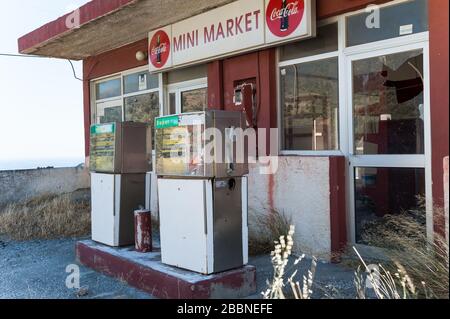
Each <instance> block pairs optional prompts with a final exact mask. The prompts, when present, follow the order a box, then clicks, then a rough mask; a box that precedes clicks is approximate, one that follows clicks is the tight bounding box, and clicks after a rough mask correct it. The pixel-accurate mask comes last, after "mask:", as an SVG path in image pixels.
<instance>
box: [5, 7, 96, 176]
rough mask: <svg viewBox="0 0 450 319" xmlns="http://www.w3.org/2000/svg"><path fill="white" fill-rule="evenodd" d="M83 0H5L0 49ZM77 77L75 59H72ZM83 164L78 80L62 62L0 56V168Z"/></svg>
mask: <svg viewBox="0 0 450 319" xmlns="http://www.w3.org/2000/svg"><path fill="white" fill-rule="evenodd" d="M86 2H89V1H88V0H39V1H36V0H14V1H7V2H6V1H5V3H3V7H2V9H1V10H0V53H13V54H17V53H18V48H17V39H18V38H19V37H21V36H22V35H24V34H26V33H28V32H30V31H32V30H34V29H36V28H38V27H39V26H41V25H43V24H45V23H47V22H49V21H52V20H55V19H56V18H58V17H60V16H62V15H64V14H65V13H67V12H70V11H73V10H74V9H76V8H78V7H80V6H81V5H83V4H85V3H86ZM74 65H75V70H76V73H77V76H78V77H81V76H82V71H81V63H80V62H74ZM82 162H84V129H83V91H82V82H81V81H78V80H76V79H75V78H74V76H73V72H72V68H71V66H70V64H69V62H68V61H66V60H58V59H35V58H15V57H3V56H0V170H4V169H21V168H34V167H47V166H55V167H56V166H72V165H77V164H79V163H82Z"/></svg>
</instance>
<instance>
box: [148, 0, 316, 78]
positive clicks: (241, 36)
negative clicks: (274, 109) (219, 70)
mask: <svg viewBox="0 0 450 319" xmlns="http://www.w3.org/2000/svg"><path fill="white" fill-rule="evenodd" d="M315 22H316V17H315V0H239V1H235V2H232V3H230V4H228V5H226V6H223V7H220V8H217V9H214V10H211V11H208V12H205V13H203V14H200V15H198V16H195V17H192V18H189V19H187V20H184V21H181V22H178V23H175V24H172V25H168V26H166V27H163V28H161V29H158V30H154V31H152V32H150V33H149V41H150V43H149V54H148V56H149V66H150V72H152V73H156V72H161V71H163V70H167V69H171V68H177V67H181V66H186V65H190V64H195V63H200V62H205V61H209V60H213V59H218V58H223V57H226V56H230V55H234V54H238V53H243V52H248V51H252V50H256V49H261V48H264V47H270V46H274V45H277V44H280V43H285V42H290V41H295V40H300V39H307V38H311V37H314V36H315V35H316V23H315Z"/></svg>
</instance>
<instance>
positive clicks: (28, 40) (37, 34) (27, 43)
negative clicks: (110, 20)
mask: <svg viewBox="0 0 450 319" xmlns="http://www.w3.org/2000/svg"><path fill="white" fill-rule="evenodd" d="M136 1H137V0H92V1H90V2H88V3H86V4H85V5H84V6H82V7H80V8H79V10H80V24H81V26H83V25H84V24H87V23H89V22H92V21H94V20H96V19H98V18H100V17H102V16H105V15H107V14H110V13H112V12H114V11H116V10H119V9H120V8H121V7H123V6H125V5H128V4H131V3H134V2H136ZM71 14H72V12H70V13H67V14H65V15H64V16H62V17H60V18H58V19H56V20H54V21H52V22H49V23H47V24H45V25H43V26H42V27H40V28H38V29H36V30H34V31H32V32H30V33H28V34H26V35H24V36H22V37H21V38H19V41H18V44H19V52H25V51H26V50H29V49H31V48H33V47H34V46H37V45H41V44H43V43H44V42H47V41H49V40H51V39H53V38H56V37H58V36H60V35H62V34H64V33H65V32H68V31H70V30H71V29H70V28H68V27H67V25H66V20H67V17H68V16H70V15H71Z"/></svg>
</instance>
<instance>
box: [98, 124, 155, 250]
mask: <svg viewBox="0 0 450 319" xmlns="http://www.w3.org/2000/svg"><path fill="white" fill-rule="evenodd" d="M90 146H91V147H90V170H91V201H92V240H94V241H96V242H99V243H102V244H105V245H109V246H113V247H118V246H127V245H132V244H133V243H134V211H135V210H136V209H139V208H143V207H145V205H146V184H148V183H147V182H146V179H147V172H150V171H151V162H152V161H151V158H152V136H151V129H150V126H149V125H147V124H143V123H134V122H123V123H119V122H118V123H108V124H96V125H92V127H91V143H90ZM147 193H148V191H147Z"/></svg>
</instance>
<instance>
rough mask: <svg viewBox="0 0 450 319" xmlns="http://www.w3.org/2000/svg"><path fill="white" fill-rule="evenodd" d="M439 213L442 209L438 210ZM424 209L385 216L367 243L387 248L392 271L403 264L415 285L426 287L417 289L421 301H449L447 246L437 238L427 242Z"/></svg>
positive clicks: (366, 235) (441, 238)
mask: <svg viewBox="0 0 450 319" xmlns="http://www.w3.org/2000/svg"><path fill="white" fill-rule="evenodd" d="M436 209H437V210H440V209H439V208H436ZM424 225H425V212H424V208H423V206H422V207H421V209H419V210H416V211H408V212H402V213H401V214H398V215H386V216H385V217H384V218H383V219H382V220H381V222H380V223H377V224H374V225H372V227H370V229H368V230H367V231H366V233H365V235H364V241H365V242H367V243H368V244H370V245H372V246H376V247H383V248H387V250H386V255H387V257H388V258H389V260H391V261H392V263H391V265H388V266H387V267H388V268H389V269H391V270H392V269H394V270H395V269H396V268H397V269H398V268H399V267H398V265H399V264H401V265H402V267H404V269H405V272H406V273H408V275H409V276H410V277H411V279H412V280H413V281H414V282H417V283H426V286H423V285H420V287H417V293H418V295H419V297H429V298H446V299H447V298H449V268H448V266H449V262H448V248H449V247H448V244H447V242H446V240H445V238H443V237H441V236H439V235H438V234H435V238H434V239H433V240H432V241H430V240H429V239H428V238H427V234H426V229H425V227H424Z"/></svg>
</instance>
